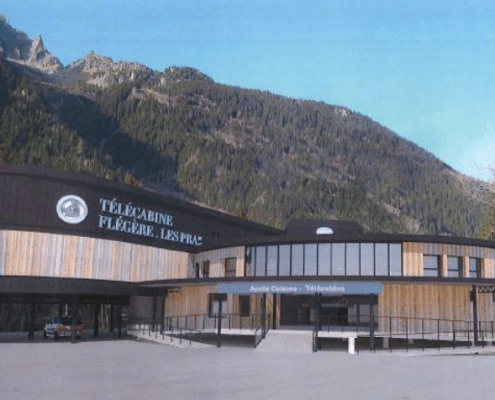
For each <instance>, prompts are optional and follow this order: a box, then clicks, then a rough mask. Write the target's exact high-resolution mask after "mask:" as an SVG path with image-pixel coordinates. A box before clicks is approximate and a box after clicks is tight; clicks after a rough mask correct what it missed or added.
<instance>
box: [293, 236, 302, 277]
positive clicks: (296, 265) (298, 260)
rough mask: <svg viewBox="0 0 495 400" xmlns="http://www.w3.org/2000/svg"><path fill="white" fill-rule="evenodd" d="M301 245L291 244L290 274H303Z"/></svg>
mask: <svg viewBox="0 0 495 400" xmlns="http://www.w3.org/2000/svg"><path fill="white" fill-rule="evenodd" d="M303 253H304V250H303V245H302V244H293V245H292V276H301V275H302V274H303V262H304V257H303Z"/></svg>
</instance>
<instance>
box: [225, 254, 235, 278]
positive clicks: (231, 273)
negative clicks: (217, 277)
mask: <svg viewBox="0 0 495 400" xmlns="http://www.w3.org/2000/svg"><path fill="white" fill-rule="evenodd" d="M236 271H237V258H226V259H225V277H226V278H234V277H235V276H236Z"/></svg>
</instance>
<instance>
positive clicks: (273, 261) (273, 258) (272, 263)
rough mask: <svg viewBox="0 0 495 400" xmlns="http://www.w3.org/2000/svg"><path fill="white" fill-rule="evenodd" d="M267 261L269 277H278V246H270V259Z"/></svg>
mask: <svg viewBox="0 0 495 400" xmlns="http://www.w3.org/2000/svg"><path fill="white" fill-rule="evenodd" d="M266 261H267V264H266V274H267V276H277V263H278V246H268V257H267V260H266Z"/></svg>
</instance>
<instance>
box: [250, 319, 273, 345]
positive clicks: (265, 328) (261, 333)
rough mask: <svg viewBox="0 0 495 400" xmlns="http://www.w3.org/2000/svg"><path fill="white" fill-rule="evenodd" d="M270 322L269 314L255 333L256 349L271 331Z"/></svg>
mask: <svg viewBox="0 0 495 400" xmlns="http://www.w3.org/2000/svg"><path fill="white" fill-rule="evenodd" d="M270 321H271V319H270V314H267V315H266V316H265V319H264V320H263V321H262V322H261V324H260V326H258V327H257V328H256V330H255V331H254V348H256V347H258V345H259V344H260V343H261V341H262V340H263V339H264V338H265V337H266V334H267V333H268V332H269V331H270Z"/></svg>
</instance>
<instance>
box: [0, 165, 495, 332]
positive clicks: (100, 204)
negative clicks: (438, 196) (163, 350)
mask: <svg viewBox="0 0 495 400" xmlns="http://www.w3.org/2000/svg"><path fill="white" fill-rule="evenodd" d="M0 187H1V188H2V189H1V191H0V302H28V303H29V304H36V303H40V302H47V303H54V304H70V305H71V307H72V313H73V314H74V315H75V314H77V310H78V307H80V306H81V305H82V304H86V305H88V304H89V305H94V313H95V321H97V318H96V317H97V315H98V313H99V310H100V308H99V306H100V305H101V304H110V305H111V306H112V308H115V307H117V310H118V311H120V312H119V315H121V314H122V311H121V310H122V307H124V309H125V310H126V311H125V313H124V314H127V316H126V318H128V319H129V320H130V321H147V323H148V324H151V325H153V328H155V327H156V329H160V330H161V331H164V330H167V329H174V328H175V329H177V328H180V327H183V328H189V329H204V330H207V329H217V328H218V326H220V327H222V329H224V330H225V329H232V328H234V327H235V328H236V329H238V328H242V327H243V326H244V327H245V328H246V327H248V326H249V327H250V329H251V328H252V329H255V328H257V327H259V326H261V327H262V328H263V329H262V330H263V331H264V332H266V330H267V329H269V328H271V329H283V328H284V327H294V326H300V327H304V326H307V327H314V326H315V324H316V325H317V326H319V327H322V326H338V327H342V328H343V329H344V328H346V327H356V331H358V329H360V328H363V329H364V330H367V329H369V336H370V338H372V337H373V335H375V334H376V335H379V334H381V335H384V334H385V333H387V332H388V333H390V334H391V335H392V334H400V333H403V332H406V333H407V334H408V335H409V334H410V335H414V334H416V335H418V334H422V335H423V336H424V334H425V332H426V333H429V334H431V333H432V332H436V334H440V332H442V333H445V332H447V331H448V332H449V334H452V333H453V332H455V331H457V333H458V335H460V334H461V332H464V333H468V334H469V332H471V334H475V335H477V336H476V339H475V340H477V338H478V336H479V335H480V332H485V333H486V332H488V331H490V330H491V332H492V335H493V321H494V311H495V310H494V305H493V303H494V298H493V295H492V294H493V288H494V287H495V286H494V284H495V242H490V241H483V240H475V239H467V238H456V237H444V236H442V237H438V236H419V235H398V234H367V233H364V232H363V229H362V228H361V227H360V226H359V224H357V223H354V222H345V221H314V220H303V221H293V222H290V223H289V224H288V225H287V227H286V229H285V230H279V229H274V228H271V227H267V226H263V225H259V224H255V223H252V222H249V221H246V220H243V219H239V218H235V217H233V216H230V215H227V214H224V213H221V212H217V211H214V210H211V209H208V208H206V207H200V206H198V205H194V204H190V203H186V202H183V201H179V200H177V199H173V198H169V197H164V196H161V195H158V194H154V193H151V192H147V191H143V190H136V189H131V188H125V187H123V186H121V185H119V184H116V183H114V182H109V181H106V180H102V179H97V178H92V177H87V176H83V175H79V174H75V173H56V172H49V171H42V170H39V169H36V168H34V167H28V166H2V167H1V168H0ZM487 293H488V294H489V295H487ZM33 313H34V306H33ZM219 315H222V318H221V319H220V317H219ZM120 320H121V318H118V321H120ZM218 320H221V321H223V322H222V324H218V323H217V321H218ZM119 323H120V322H119ZM143 323H144V322H143ZM94 329H95V334H97V332H98V326H97V323H96V322H95V326H94ZM32 334H33V332H30V335H31V336H32ZM454 336H455V333H454Z"/></svg>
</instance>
